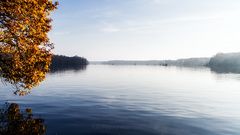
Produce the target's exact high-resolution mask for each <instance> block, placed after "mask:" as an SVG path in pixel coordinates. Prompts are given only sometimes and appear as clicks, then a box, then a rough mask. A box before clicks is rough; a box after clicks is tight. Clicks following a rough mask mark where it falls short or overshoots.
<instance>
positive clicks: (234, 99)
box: [0, 65, 240, 135]
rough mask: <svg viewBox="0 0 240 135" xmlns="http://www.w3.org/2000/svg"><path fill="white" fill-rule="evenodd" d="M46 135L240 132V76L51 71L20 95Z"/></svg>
mask: <svg viewBox="0 0 240 135" xmlns="http://www.w3.org/2000/svg"><path fill="white" fill-rule="evenodd" d="M0 91H1V93H0V101H1V102H0V103H1V105H3V104H4V103H5V102H9V103H17V104H19V105H20V107H21V109H25V108H31V109H32V111H33V114H34V115H35V116H38V117H40V118H43V119H44V120H45V124H46V127H47V135H80V134H81V135H239V134H240V107H239V106H240V74H218V73H214V72H212V71H210V70H209V69H207V68H198V69H194V68H177V67H160V66H111V65H90V66H88V67H87V68H86V69H85V70H78V71H77V70H75V71H64V72H56V73H50V74H48V75H47V78H46V80H45V81H44V82H43V83H42V84H41V85H40V86H39V87H37V88H34V89H33V90H32V92H31V93H30V94H29V95H27V96H23V97H19V96H15V95H13V90H12V88H11V87H10V86H4V85H2V84H1V85H0Z"/></svg>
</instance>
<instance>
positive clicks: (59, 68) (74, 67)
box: [50, 65, 87, 73]
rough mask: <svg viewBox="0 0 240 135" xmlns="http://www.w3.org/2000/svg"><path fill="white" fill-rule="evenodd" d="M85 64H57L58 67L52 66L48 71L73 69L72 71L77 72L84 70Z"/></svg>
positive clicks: (55, 71) (59, 71) (58, 71)
mask: <svg viewBox="0 0 240 135" xmlns="http://www.w3.org/2000/svg"><path fill="white" fill-rule="evenodd" d="M86 68H87V65H80V66H65V67H63V66H58V67H52V68H51V69H50V73H61V72H65V71H74V72H79V71H84V70H86Z"/></svg>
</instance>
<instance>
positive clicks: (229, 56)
mask: <svg viewBox="0 0 240 135" xmlns="http://www.w3.org/2000/svg"><path fill="white" fill-rule="evenodd" d="M91 64H107V65H156V66H180V67H208V68H210V69H211V70H212V71H214V72H218V73H240V52H237V53H218V54H216V55H215V56H213V57H211V58H188V59H178V60H146V61H135V60H112V61H102V62H91Z"/></svg>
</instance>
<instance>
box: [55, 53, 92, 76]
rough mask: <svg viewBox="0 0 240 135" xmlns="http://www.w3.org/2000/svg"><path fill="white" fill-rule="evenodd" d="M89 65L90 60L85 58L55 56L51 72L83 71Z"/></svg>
mask: <svg viewBox="0 0 240 135" xmlns="http://www.w3.org/2000/svg"><path fill="white" fill-rule="evenodd" d="M88 63H89V62H88V60H87V59H86V58H84V57H79V56H73V57H68V56H63V55H53V57H52V64H51V65H50V71H51V72H56V71H64V70H81V69H85V68H86V65H88Z"/></svg>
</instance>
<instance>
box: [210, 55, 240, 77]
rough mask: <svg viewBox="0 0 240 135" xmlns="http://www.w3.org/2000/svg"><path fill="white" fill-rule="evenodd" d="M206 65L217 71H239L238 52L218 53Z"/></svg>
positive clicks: (239, 57)
mask: <svg viewBox="0 0 240 135" xmlns="http://www.w3.org/2000/svg"><path fill="white" fill-rule="evenodd" d="M207 66H208V67H209V68H211V70H212V71H215V72H219V73H240V53H218V54H216V55H215V56H214V57H212V58H211V59H210V61H209V64H208V65H207Z"/></svg>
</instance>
